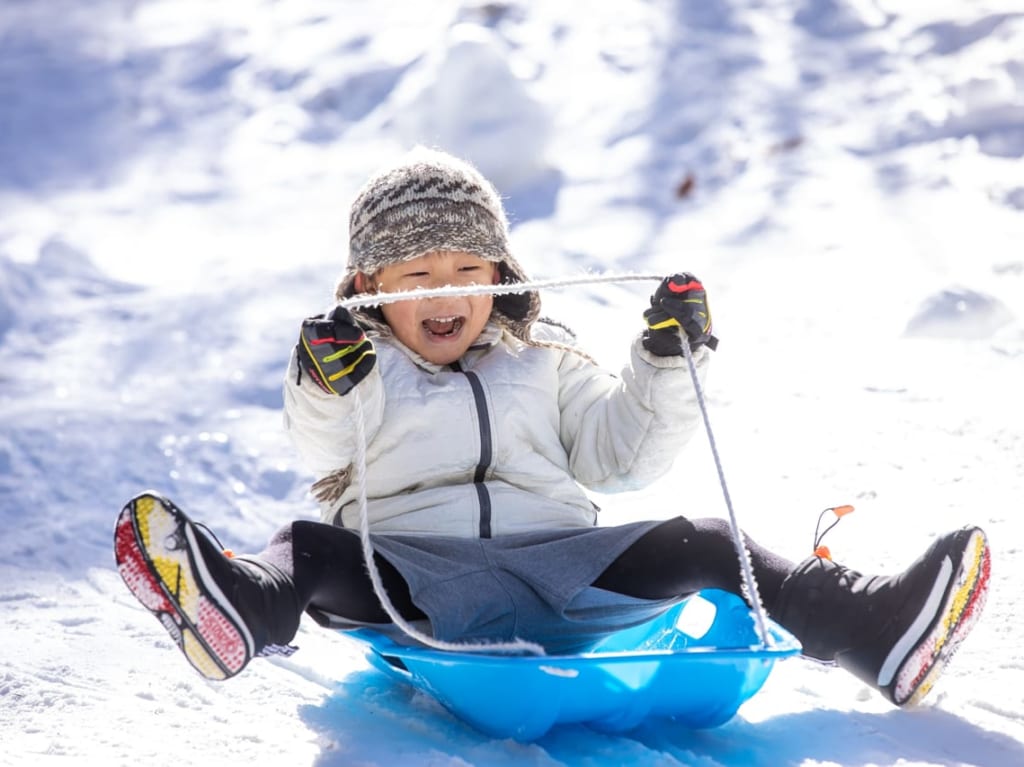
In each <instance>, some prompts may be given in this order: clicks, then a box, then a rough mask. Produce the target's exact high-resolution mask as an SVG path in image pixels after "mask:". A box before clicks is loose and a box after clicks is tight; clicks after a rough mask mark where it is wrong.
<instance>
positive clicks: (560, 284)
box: [337, 273, 664, 309]
mask: <svg viewBox="0 0 1024 767" xmlns="http://www.w3.org/2000/svg"><path fill="white" fill-rule="evenodd" d="M663 279H664V277H662V276H658V275H655V274H607V273H606V274H587V275H581V276H579V277H565V278H562V279H559V280H533V281H531V282H505V283H502V284H500V285H463V286H457V285H447V286H445V287H443V288H417V289H416V290H399V291H395V292H394V293H360V294H359V295H356V296H352V297H351V298H346V299H344V300H342V301H339V302H338V304H337V305H338V306H340V307H342V308H343V309H359V308H361V307H365V306H379V305H381V304H393V303H395V302H396V301H409V300H412V299H417V300H420V299H426V298H447V297H450V296H485V295H488V294H489V295H503V294H505V293H527V292H529V291H531V290H542V289H545V288H564V287H568V286H570V285H592V284H597V283H602V282H640V281H647V282H650V281H654V282H661V281H662V280H663Z"/></svg>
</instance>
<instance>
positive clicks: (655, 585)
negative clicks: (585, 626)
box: [261, 517, 793, 623]
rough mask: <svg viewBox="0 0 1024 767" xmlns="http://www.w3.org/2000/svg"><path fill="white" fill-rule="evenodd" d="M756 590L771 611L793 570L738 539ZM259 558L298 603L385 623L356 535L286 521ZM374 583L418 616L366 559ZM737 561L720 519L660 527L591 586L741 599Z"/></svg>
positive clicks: (660, 595) (398, 582) (393, 577)
mask: <svg viewBox="0 0 1024 767" xmlns="http://www.w3.org/2000/svg"><path fill="white" fill-rule="evenodd" d="M746 544H747V549H748V551H749V552H750V556H751V563H752V567H753V572H754V577H755V578H756V579H757V586H758V591H759V592H760V594H761V598H762V600H763V602H764V604H765V606H766V608H767V609H768V611H769V613H771V606H772V605H773V604H774V602H775V597H776V596H777V594H778V591H779V587H780V586H781V585H782V581H783V579H784V578H785V577H786V575H788V574H789V573H790V571H792V569H793V564H792V563H791V562H789V561H787V560H785V559H783V558H782V557H779V556H776V555H775V554H773V553H772V552H770V551H768V550H767V549H765V548H763V547H761V546H758V545H757V544H756V543H754V542H753V541H751V540H750V539H749V538H747V539H746ZM261 557H262V558H264V559H267V560H268V561H270V562H272V563H274V564H276V565H277V566H278V567H279V568H281V569H282V570H284V571H285V572H286V573H290V574H292V577H293V579H294V583H295V589H296V591H297V592H298V597H299V603H300V604H302V605H306V606H308V607H312V608H314V609H316V610H320V611H323V612H327V613H332V614H334V615H339V616H342V617H344V618H348V619H349V620H353V621H359V622H367V623H385V622H388V621H389V620H390V619H389V618H388V615H387V613H386V612H385V611H384V608H383V607H381V605H380V601H379V600H378V598H377V595H376V593H375V592H374V590H373V584H372V582H371V581H370V577H369V575H368V574H367V572H366V567H365V565H364V563H363V551H362V546H361V542H360V540H359V536H358V534H356V533H355V532H354V531H353V530H347V529H344V528H340V527H334V526H331V525H325V524H321V523H319V522H304V521H300V522H293V523H292V524H291V525H289V526H287V527H284V528H282V529H281V530H280V531H278V533H277V534H276V535H275V536H274V537H273V538H272V539H271V541H270V543H269V545H268V547H267V549H266V550H265V551H264V552H263V553H262V554H261ZM374 561H375V562H376V564H377V569H378V570H379V571H380V576H381V580H382V581H383V584H384V588H385V590H386V591H387V593H388V596H389V597H390V599H391V601H392V603H393V604H394V606H395V608H396V609H397V610H398V612H399V614H400V615H401V616H402V617H403V618H405V619H407V620H415V619H419V618H425V617H426V616H425V615H424V614H423V612H422V611H420V609H419V608H418V607H416V605H415V604H413V601H412V597H411V595H410V593H409V585H408V584H407V583H406V582H405V579H404V578H402V576H401V574H400V573H399V572H398V570H396V569H395V567H394V566H393V565H391V564H390V563H389V562H388V561H387V560H386V559H384V558H383V557H382V556H380V555H379V554H376V555H375V556H374ZM741 584H742V578H741V576H740V565H739V559H738V557H737V555H736V548H735V545H734V543H733V540H732V534H731V531H730V529H729V524H728V522H726V521H725V520H721V519H696V520H689V519H684V518H683V517H676V518H674V519H670V520H668V521H666V522H662V523H661V524H659V525H658V526H657V527H655V528H653V529H652V530H650V531H648V532H647V533H646V534H645V535H643V536H642V537H641V538H639V539H638V540H637V541H636V542H635V543H634V544H633V545H632V546H630V547H629V548H628V549H626V551H625V552H623V553H622V555H620V556H619V558H618V559H616V560H615V561H614V562H612V564H611V565H609V566H608V568H607V569H606V570H605V571H604V572H603V573H602V574H601V575H600V576H598V578H597V579H596V580H595V581H594V583H593V585H594V586H596V587H598V588H602V589H605V590H607V591H615V592H617V593H620V594H625V595H627V596H632V597H639V598H642V599H671V598H673V597H678V596H685V595H688V594H692V593H694V592H697V591H700V590H701V589H708V588H717V589H723V590H725V591H730V592H732V593H734V594H742V593H743V589H742V587H741Z"/></svg>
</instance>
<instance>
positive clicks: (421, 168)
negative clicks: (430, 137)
mask: <svg viewBox="0 0 1024 767" xmlns="http://www.w3.org/2000/svg"><path fill="white" fill-rule="evenodd" d="M435 251H460V252H464V253H472V254H473V255H475V256H479V257H480V258H483V259H485V260H487V261H493V262H495V263H497V264H498V273H499V276H500V278H501V282H502V283H503V284H508V283H515V282H526V281H527V277H526V273H525V272H524V271H523V269H522V267H521V266H520V265H519V263H518V262H517V261H516V259H515V258H514V257H513V255H512V253H511V252H510V250H509V243H508V219H507V218H506V216H505V210H504V208H503V207H502V205H501V199H500V198H499V197H498V193H497V191H496V190H495V189H494V187H493V186H492V185H491V183H490V182H489V181H487V179H485V178H484V177H483V176H482V175H481V174H480V172H479V171H477V170H476V169H475V168H473V167H472V166H471V165H469V164H468V163H466V162H463V161H462V160H459V159H457V158H455V157H452V156H451V155H449V154H445V153H444V152H439V151H437V150H432V149H426V148H423V147H417V148H416V149H414V150H413V151H412V152H410V153H409V154H408V155H406V157H405V158H403V160H402V162H400V163H399V164H397V165H394V166H392V167H390V168H387V169H385V170H383V171H381V172H380V173H378V174H376V175H374V176H373V177H371V178H370V179H369V181H367V182H366V184H365V185H364V186H363V188H362V190H361V191H360V192H359V195H358V196H357V197H356V199H355V201H354V202H353V203H352V212H351V216H350V218H349V257H348V267H347V269H346V271H345V274H344V276H343V277H342V279H341V281H340V282H339V283H338V287H337V290H336V291H335V296H336V298H337V299H338V300H339V301H340V300H343V299H345V298H349V297H351V296H353V295H355V294H356V287H355V278H356V274H358V273H360V272H361V273H363V274H367V275H370V274H374V273H375V272H376V271H377V270H378V269H381V268H383V267H385V266H390V265H391V264H398V263H401V262H403V261H408V260H410V259H413V258H417V257H419V256H424V255H426V254H428V253H433V252H435ZM539 313H540V296H539V295H538V294H537V293H536V292H534V291H531V292H528V293H506V294H502V295H496V296H495V297H494V309H493V310H492V319H494V321H495V322H497V323H498V324H499V325H502V326H503V327H505V328H507V329H508V330H509V332H511V333H512V334H513V335H515V336H516V337H518V338H520V339H521V340H523V341H529V340H530V326H531V325H532V324H533V322H534V321H535V320H536V319H537V316H538V314H539ZM354 314H356V315H357V316H358V317H359V318H360V319H362V320H364V321H368V323H369V324H370V325H372V326H376V327H378V328H380V327H381V323H382V321H383V315H382V314H381V313H380V311H379V307H375V308H370V309H360V310H356V311H355V312H354Z"/></svg>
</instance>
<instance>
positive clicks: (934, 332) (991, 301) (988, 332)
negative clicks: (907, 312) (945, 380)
mask: <svg viewBox="0 0 1024 767" xmlns="http://www.w3.org/2000/svg"><path fill="white" fill-rule="evenodd" d="M1012 321H1013V314H1012V313H1011V312H1010V310H1009V309H1007V308H1006V305H1005V304H1003V303H1002V301H1000V300H999V299H998V298H995V297H994V296H990V295H986V294H984V293H978V292H976V291H973V290H968V289H966V288H949V289H947V290H943V291H941V292H940V293H938V294H936V295H933V296H931V297H929V298H928V299H926V300H925V301H924V303H923V304H922V305H921V307H920V308H919V309H918V311H917V313H916V314H914V316H913V317H911V319H910V321H909V322H908V323H907V328H906V331H905V332H904V335H906V336H911V337H917V338H960V339H967V340H971V339H981V338H991V336H992V335H993V334H994V333H995V332H996V331H997V330H998V329H999V328H1001V327H1003V326H1004V325H1006V324H1008V323H1010V322H1012Z"/></svg>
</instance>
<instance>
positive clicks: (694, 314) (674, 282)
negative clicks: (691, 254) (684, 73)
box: [643, 272, 718, 357]
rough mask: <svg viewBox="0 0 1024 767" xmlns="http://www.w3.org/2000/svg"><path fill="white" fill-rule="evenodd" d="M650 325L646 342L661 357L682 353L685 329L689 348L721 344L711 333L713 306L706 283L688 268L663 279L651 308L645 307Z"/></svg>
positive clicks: (648, 349)
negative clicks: (709, 300)
mask: <svg viewBox="0 0 1024 767" xmlns="http://www.w3.org/2000/svg"><path fill="white" fill-rule="evenodd" d="M644 319H645V320H646V321H647V329H646V330H645V331H644V336H643V345H644V348H645V349H646V350H647V351H649V352H650V353H651V354H656V355H657V356H659V357H679V356H682V355H683V341H682V334H681V333H680V330H681V331H682V333H685V334H686V338H687V340H688V341H689V342H690V350H691V351H696V350H697V349H698V348H699V347H701V346H707V347H708V348H709V349H716V348H718V339H717V338H715V337H714V336H713V335H711V310H710V309H709V308H708V297H707V293H706V291H705V290H704V286H703V285H702V284H701V283H700V280H698V279H697V278H696V277H694V276H693V275H692V274H690V273H688V272H681V273H679V274H673V275H672V276H671V277H666V278H665V279H664V280H662V281H661V284H660V285H659V286H658V289H657V290H655V291H654V295H653V296H651V308H650V309H647V310H646V311H644Z"/></svg>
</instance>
